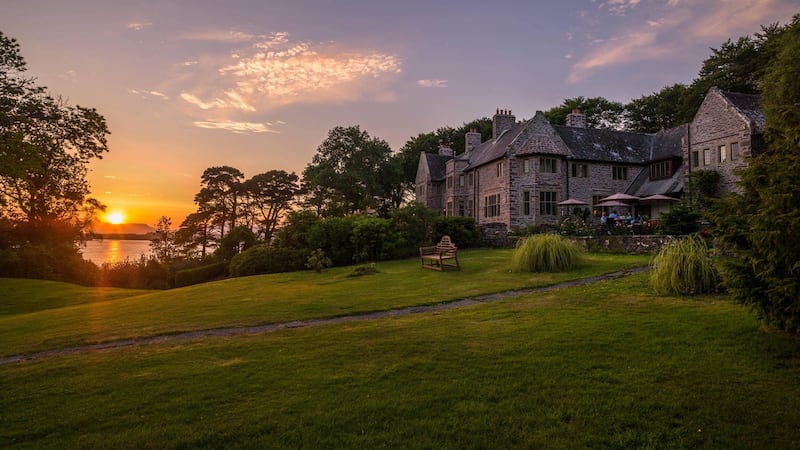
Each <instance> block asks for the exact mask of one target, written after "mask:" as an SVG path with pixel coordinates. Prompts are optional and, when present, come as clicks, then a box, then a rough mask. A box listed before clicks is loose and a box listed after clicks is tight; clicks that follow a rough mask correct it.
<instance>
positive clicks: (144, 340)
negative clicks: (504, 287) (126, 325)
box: [0, 267, 648, 365]
mask: <svg viewBox="0 0 800 450" xmlns="http://www.w3.org/2000/svg"><path fill="white" fill-rule="evenodd" d="M646 270H648V268H647V267H636V268H633V269H628V270H623V271H619V272H613V273H609V274H605V275H599V276H596V277H589V278H581V279H578V280H572V281H565V282H563V283H558V284H554V285H550V286H544V287H539V288H532V289H519V290H515V291H506V292H500V293H497V294H487V295H479V296H476V297H470V298H466V299H462V300H454V301H450V302H445V303H437V304H434V305H424V306H410V307H407V308H397V309H389V310H384V311H375V312H371V313H364V314H354V315H349V316H339V317H331V318H323V319H308V320H296V321H293V322H283V323H274V324H269V325H257V326H250V327H229V328H215V329H211V330H197V331H186V332H182V333H176V334H164V335H158V336H146V337H138V338H133V339H123V340H119V341H110V342H103V343H100V344H88V345H80V346H76V347H67V348H61V349H57V350H47V351H43V352H37V353H28V354H24V355H15V356H5V357H0V365H2V364H11V363H17V362H21V361H28V360H35V359H44V358H49V357H51V356H62V355H74V354H78V353H87V352H92V351H97V350H106V349H118V348H123V347H133V346H140V345H147V344H160V343H163V342H176V341H185V340H192V339H198V338H203V337H208V336H237V335H243V334H262V333H270V332H273V331H278V330H285V329H290V328H306V327H315V326H320V325H329V324H336V323H343V322H355V321H358V320H374V319H382V318H386V317H398V316H406V315H409V314H421V313H427V312H433V311H444V310H448V309H453V308H462V307H464V306H471V305H475V304H478V303H488V302H494V301H497V300H502V299H505V298H510V297H518V296H521V295H527V294H534V293H537V292H547V291H553V290H556V289H563V288H568V287H573V286H582V285H584V284H590V283H596V282H598V281H605V280H613V279H616V278H621V277H624V276H627V275H630V274H633V273H637V272H643V271H646Z"/></svg>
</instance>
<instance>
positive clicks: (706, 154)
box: [703, 148, 711, 166]
mask: <svg viewBox="0 0 800 450" xmlns="http://www.w3.org/2000/svg"><path fill="white" fill-rule="evenodd" d="M703 165H704V166H710V165H711V149H710V148H704V149H703Z"/></svg>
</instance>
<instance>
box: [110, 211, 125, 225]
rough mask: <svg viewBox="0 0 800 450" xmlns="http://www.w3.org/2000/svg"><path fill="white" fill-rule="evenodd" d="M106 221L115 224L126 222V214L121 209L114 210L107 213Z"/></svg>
mask: <svg viewBox="0 0 800 450" xmlns="http://www.w3.org/2000/svg"><path fill="white" fill-rule="evenodd" d="M106 221H108V223H112V224H114V225H119V224H121V223H122V222H125V214H123V213H122V212H120V211H112V212H110V213H108V215H106Z"/></svg>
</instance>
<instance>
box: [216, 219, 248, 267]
mask: <svg viewBox="0 0 800 450" xmlns="http://www.w3.org/2000/svg"><path fill="white" fill-rule="evenodd" d="M256 242H258V239H257V238H256V235H255V233H253V231H252V230H251V229H250V228H248V227H245V226H242V225H240V226H238V227H235V228H233V229H232V230H231V231H230V233H228V234H226V235H225V236H224V237H223V238H222V239H220V240H219V242H218V243H217V249H216V250H215V251H214V255H215V256H217V257H219V258H222V259H223V260H225V261H230V259H231V258H233V257H234V256H235V255H237V254H239V253H241V252H243V251H244V250H247V249H248V248H250V247H252V246H253V245H255V244H256Z"/></svg>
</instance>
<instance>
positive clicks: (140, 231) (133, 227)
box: [92, 222, 156, 237]
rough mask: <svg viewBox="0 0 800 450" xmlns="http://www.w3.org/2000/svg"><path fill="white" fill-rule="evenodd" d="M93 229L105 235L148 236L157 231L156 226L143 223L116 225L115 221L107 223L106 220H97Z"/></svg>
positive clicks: (96, 232)
mask: <svg viewBox="0 0 800 450" xmlns="http://www.w3.org/2000/svg"><path fill="white" fill-rule="evenodd" d="M92 231H93V232H94V233H95V234H100V235H102V236H104V237H108V236H111V235H114V236H122V235H124V236H134V235H138V236H142V237H145V236H148V235H150V234H152V233H153V232H155V231H156V230H155V228H153V227H151V226H150V225H145V224H143V223H121V224H119V225H115V224H113V223H105V222H95V223H94V224H93V225H92Z"/></svg>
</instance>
